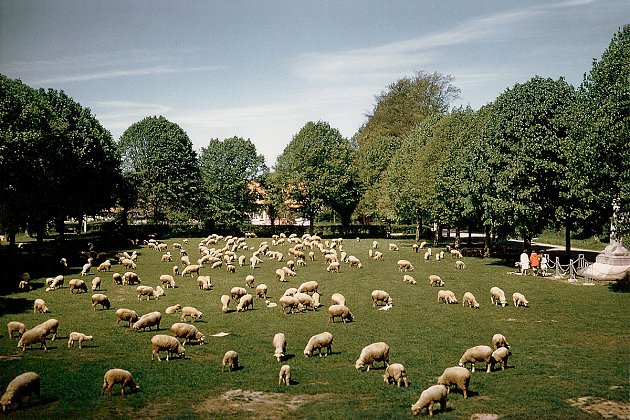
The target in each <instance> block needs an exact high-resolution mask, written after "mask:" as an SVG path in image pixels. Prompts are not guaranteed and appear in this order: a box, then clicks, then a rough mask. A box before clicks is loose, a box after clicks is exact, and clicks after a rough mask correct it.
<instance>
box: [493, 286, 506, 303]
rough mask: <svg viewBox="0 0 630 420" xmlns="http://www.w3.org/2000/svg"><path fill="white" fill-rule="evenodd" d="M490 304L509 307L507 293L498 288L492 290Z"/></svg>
mask: <svg viewBox="0 0 630 420" xmlns="http://www.w3.org/2000/svg"><path fill="white" fill-rule="evenodd" d="M490 302H491V303H492V304H493V305H501V306H503V307H506V306H507V300H506V299H505V293H504V292H503V290H501V289H499V288H498V287H493V288H491V289H490Z"/></svg>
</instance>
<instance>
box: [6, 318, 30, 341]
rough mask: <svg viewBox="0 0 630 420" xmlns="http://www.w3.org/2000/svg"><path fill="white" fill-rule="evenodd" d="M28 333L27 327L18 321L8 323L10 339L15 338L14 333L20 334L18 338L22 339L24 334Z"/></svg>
mask: <svg viewBox="0 0 630 420" xmlns="http://www.w3.org/2000/svg"><path fill="white" fill-rule="evenodd" d="M25 331H26V325H24V324H22V323H21V322H18V321H11V322H9V323H7V335H8V336H9V338H13V333H14V332H16V333H18V338H19V337H22V335H23V334H24V332H25Z"/></svg>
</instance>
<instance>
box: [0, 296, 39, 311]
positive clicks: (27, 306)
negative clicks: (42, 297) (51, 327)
mask: <svg viewBox="0 0 630 420" xmlns="http://www.w3.org/2000/svg"><path fill="white" fill-rule="evenodd" d="M34 302H35V300H34V299H32V300H31V299H25V298H6V297H2V296H0V316H2V315H8V314H20V313H24V312H27V311H29V312H30V311H32V310H33V303H34Z"/></svg>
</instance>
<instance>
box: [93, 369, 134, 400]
mask: <svg viewBox="0 0 630 420" xmlns="http://www.w3.org/2000/svg"><path fill="white" fill-rule="evenodd" d="M116 384H120V385H121V391H120V395H125V387H126V386H128V387H129V391H130V392H136V391H137V390H138V389H140V387H139V386H137V385H136V382H135V381H134V380H133V377H132V376H131V373H130V372H129V371H127V370H124V369H110V370H108V371H107V372H105V376H103V385H102V386H101V395H103V394H104V393H105V388H107V394H108V395H112V389H113V388H114V385H116Z"/></svg>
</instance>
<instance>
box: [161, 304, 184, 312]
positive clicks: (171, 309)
mask: <svg viewBox="0 0 630 420" xmlns="http://www.w3.org/2000/svg"><path fill="white" fill-rule="evenodd" d="M181 309H182V305H180V304H179V303H178V304H176V305H173V306H169V307H168V308H166V310H165V311H164V312H166V313H167V314H175V313H177V312H179V311H180V310H181Z"/></svg>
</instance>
